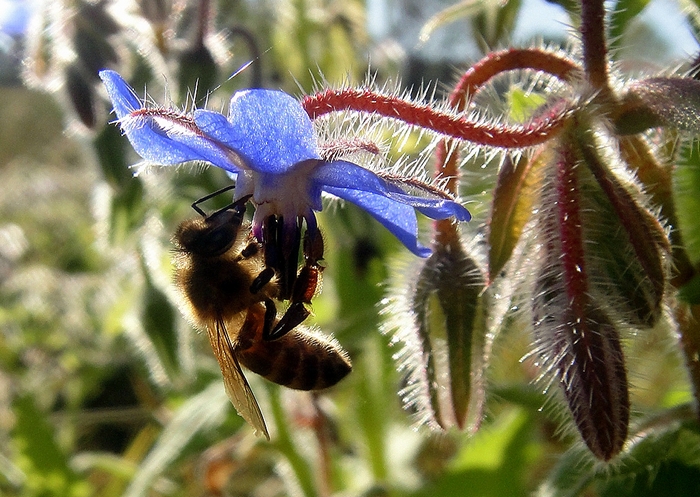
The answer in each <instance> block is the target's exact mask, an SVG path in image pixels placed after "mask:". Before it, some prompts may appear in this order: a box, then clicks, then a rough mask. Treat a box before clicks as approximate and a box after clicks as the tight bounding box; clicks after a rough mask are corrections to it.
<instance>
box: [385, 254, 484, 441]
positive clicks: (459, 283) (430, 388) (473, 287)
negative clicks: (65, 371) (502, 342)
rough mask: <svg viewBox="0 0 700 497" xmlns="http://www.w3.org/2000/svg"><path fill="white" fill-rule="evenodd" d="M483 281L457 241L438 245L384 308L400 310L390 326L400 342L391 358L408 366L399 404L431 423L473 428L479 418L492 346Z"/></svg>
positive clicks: (479, 420) (402, 367)
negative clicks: (394, 302) (405, 288)
mask: <svg viewBox="0 0 700 497" xmlns="http://www.w3.org/2000/svg"><path fill="white" fill-rule="evenodd" d="M484 285H485V279H484V275H483V273H482V271H481V270H480V268H479V267H478V266H477V264H476V263H475V262H474V260H473V259H472V258H471V257H470V256H469V255H468V254H467V253H466V252H465V251H464V249H463V248H462V246H461V245H459V244H456V243H455V244H450V245H448V246H438V248H437V249H436V250H435V251H434V252H433V254H432V255H430V257H428V258H427V259H426V260H425V261H424V262H423V265H422V267H421V268H420V271H419V273H418V276H417V278H416V279H415V281H413V282H411V283H410V284H409V289H408V291H407V292H406V294H405V295H404V296H403V298H404V301H403V302H401V303H400V304H399V305H397V307H399V309H390V310H394V311H398V312H399V313H400V314H401V317H400V318H399V317H397V316H392V319H393V322H392V323H391V325H392V326H391V327H392V328H394V329H396V331H397V334H396V336H395V341H396V342H401V343H402V346H403V349H402V351H401V352H400V353H399V354H397V355H396V358H397V360H399V362H400V363H401V365H400V368H401V369H402V370H406V371H407V379H406V381H407V386H406V388H404V389H403V391H402V396H403V400H404V404H405V405H406V407H407V408H411V409H415V410H416V411H417V413H418V416H419V421H421V422H425V423H427V424H429V425H432V426H433V427H440V428H442V429H447V428H449V427H451V426H458V427H459V428H460V429H464V428H467V429H469V430H470V431H473V430H475V429H476V428H478V425H479V424H480V422H481V417H482V409H483V402H484V377H483V376H484V368H485V365H486V361H487V356H488V350H489V346H490V340H489V337H488V333H487V329H486V327H487V314H486V312H487V311H486V310H487V308H488V306H487V303H486V300H487V294H488V292H487V291H486V290H485V289H484Z"/></svg>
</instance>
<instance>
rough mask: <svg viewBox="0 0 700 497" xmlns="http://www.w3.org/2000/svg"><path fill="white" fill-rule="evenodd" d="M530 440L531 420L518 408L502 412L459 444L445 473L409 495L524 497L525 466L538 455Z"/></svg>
mask: <svg viewBox="0 0 700 497" xmlns="http://www.w3.org/2000/svg"><path fill="white" fill-rule="evenodd" d="M531 440H532V419H531V418H530V417H529V416H528V415H526V414H525V413H524V412H523V411H521V410H519V409H516V410H513V411H511V412H508V413H505V414H503V415H501V416H499V419H498V420H497V421H496V422H495V423H493V424H492V425H489V426H485V427H483V429H482V430H481V431H480V432H479V433H477V434H476V435H475V436H474V437H473V438H472V439H471V440H469V443H466V444H464V445H463V447H462V450H461V452H460V453H459V454H457V456H456V457H455V459H454V461H453V462H452V464H451V465H450V469H449V470H448V472H447V474H445V475H444V476H442V477H441V478H439V479H438V480H436V481H435V482H433V483H430V484H428V485H427V486H425V487H424V488H423V489H421V490H420V491H419V492H416V493H415V494H411V495H414V496H415V497H418V496H431V497H432V496H438V495H478V496H480V497H491V496H493V497H496V496H503V495H508V496H511V497H517V496H523V497H524V496H526V495H528V489H527V488H526V481H527V466H528V464H529V463H531V460H532V458H533V457H536V456H537V455H538V454H537V451H533V450H532V449H533V446H532V442H531Z"/></svg>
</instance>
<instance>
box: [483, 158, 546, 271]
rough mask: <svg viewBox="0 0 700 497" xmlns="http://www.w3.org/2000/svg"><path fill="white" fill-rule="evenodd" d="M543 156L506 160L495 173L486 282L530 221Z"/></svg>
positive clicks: (506, 259) (507, 255)
mask: <svg viewBox="0 0 700 497" xmlns="http://www.w3.org/2000/svg"><path fill="white" fill-rule="evenodd" d="M544 155H548V154H546V153H545V154H542V155H538V156H536V157H534V158H531V159H528V158H526V157H524V156H523V157H521V158H520V159H519V160H518V162H517V163H516V164H514V163H513V161H512V160H511V158H510V157H507V158H506V160H505V161H504V163H503V166H502V167H501V170H500V171H499V173H498V183H497V184H496V189H495V191H494V194H493V203H492V207H491V217H490V219H489V222H488V241H489V244H488V246H489V279H490V280H491V281H493V279H494V278H496V277H497V276H498V274H499V273H500V272H501V270H502V269H503V267H504V266H505V264H506V263H507V262H508V259H510V256H511V255H512V253H513V249H514V248H515V245H516V244H517V243H518V240H519V239H520V235H521V234H522V231H523V228H524V227H525V223H527V222H528V220H529V219H530V214H531V213H532V206H533V204H534V201H535V197H536V195H537V189H538V183H539V181H540V173H541V170H542V166H543V164H545V163H546V160H544Z"/></svg>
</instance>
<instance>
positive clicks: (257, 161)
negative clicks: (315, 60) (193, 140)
mask: <svg viewBox="0 0 700 497" xmlns="http://www.w3.org/2000/svg"><path fill="white" fill-rule="evenodd" d="M194 119H195V122H196V123H197V126H198V127H199V128H200V129H201V130H202V131H203V132H204V133H205V134H207V135H208V136H210V137H212V138H214V139H216V140H217V141H219V142H221V143H222V144H224V145H226V146H227V147H230V148H231V149H233V150H235V151H236V152H237V153H238V154H239V155H241V157H242V158H243V160H244V161H245V163H246V166H247V167H250V168H251V169H253V170H254V171H258V172H264V173H270V174H282V173H285V172H287V171H288V170H289V169H290V168H292V167H293V166H294V165H295V164H297V163H299V162H302V161H305V160H309V159H319V158H320V156H319V153H318V144H317V142H316V135H315V133H314V128H313V125H312V123H311V119H310V118H309V116H308V115H307V114H306V112H305V111H304V108H303V107H302V106H301V104H300V103H299V102H298V101H297V100H296V99H295V98H293V97H291V96H290V95H287V94H286V93H283V92H281V91H275V90H261V89H254V90H244V91H239V92H237V93H236V94H234V95H233V97H232V98H231V107H230V110H229V116H228V121H227V120H226V119H224V117H223V116H222V115H221V114H218V113H216V112H210V111H206V110H199V111H196V112H195V114H194Z"/></svg>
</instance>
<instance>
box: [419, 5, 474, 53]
mask: <svg viewBox="0 0 700 497" xmlns="http://www.w3.org/2000/svg"><path fill="white" fill-rule="evenodd" d="M483 8H484V2H483V0H462V1H461V2H459V3H456V4H454V5H451V6H449V7H447V8H445V9H443V10H441V11H440V12H438V13H437V14H435V15H434V16H433V17H431V18H430V19H428V21H427V22H426V23H425V24H424V25H423V27H422V28H421V30H420V34H419V35H418V39H419V40H420V43H425V42H426V41H428V39H430V37H431V36H432V34H433V33H434V32H435V30H437V29H439V28H441V27H442V26H444V25H445V24H449V23H451V22H454V21H456V20H458V19H463V18H465V17H469V16H473V15H474V14H476V13H478V12H480V11H481V10H482V9H483Z"/></svg>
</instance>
